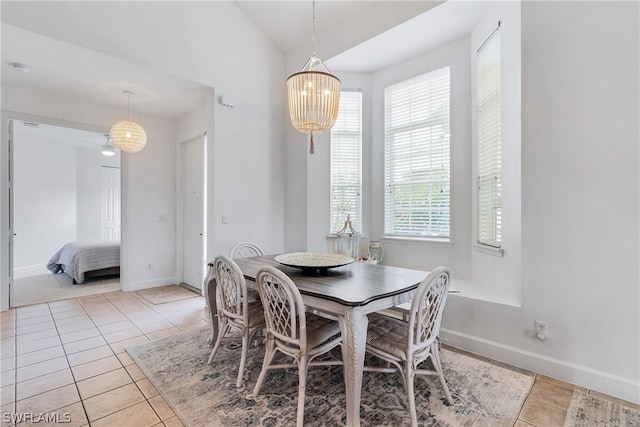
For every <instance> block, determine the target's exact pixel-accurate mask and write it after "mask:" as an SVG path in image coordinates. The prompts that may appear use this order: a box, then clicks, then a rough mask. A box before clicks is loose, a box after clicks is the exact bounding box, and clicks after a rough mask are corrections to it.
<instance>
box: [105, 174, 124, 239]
mask: <svg viewBox="0 0 640 427" xmlns="http://www.w3.org/2000/svg"><path fill="white" fill-rule="evenodd" d="M101 235H102V240H120V168H115V167H108V166H103V167H102V233H101Z"/></svg>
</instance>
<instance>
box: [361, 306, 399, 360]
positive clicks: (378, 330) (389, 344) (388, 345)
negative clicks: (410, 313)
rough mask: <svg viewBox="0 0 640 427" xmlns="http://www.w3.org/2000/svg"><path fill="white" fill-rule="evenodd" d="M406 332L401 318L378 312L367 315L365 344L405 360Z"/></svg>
mask: <svg viewBox="0 0 640 427" xmlns="http://www.w3.org/2000/svg"><path fill="white" fill-rule="evenodd" d="M407 333H408V331H407V324H406V323H405V322H403V321H401V320H398V319H394V318H392V317H389V316H385V315H382V314H378V313H372V314H370V315H369V328H368V329H367V345H368V346H370V347H373V348H376V349H378V350H382V351H384V352H385V353H388V354H391V355H393V356H395V357H396V358H398V359H400V360H407V356H406V354H405V351H406V348H407Z"/></svg>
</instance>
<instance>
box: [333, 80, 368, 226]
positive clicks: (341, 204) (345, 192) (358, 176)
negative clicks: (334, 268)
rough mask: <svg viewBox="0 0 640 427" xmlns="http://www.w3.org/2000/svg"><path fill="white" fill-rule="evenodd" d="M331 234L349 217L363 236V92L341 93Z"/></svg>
mask: <svg viewBox="0 0 640 427" xmlns="http://www.w3.org/2000/svg"><path fill="white" fill-rule="evenodd" d="M330 215H331V233H335V232H337V231H340V229H342V227H343V226H344V222H345V221H346V219H347V215H351V224H352V225H353V228H354V229H355V230H356V231H358V232H360V233H362V92H360V91H341V92H340V108H339V109H338V117H337V119H336V122H335V124H334V125H333V127H332V128H331V201H330Z"/></svg>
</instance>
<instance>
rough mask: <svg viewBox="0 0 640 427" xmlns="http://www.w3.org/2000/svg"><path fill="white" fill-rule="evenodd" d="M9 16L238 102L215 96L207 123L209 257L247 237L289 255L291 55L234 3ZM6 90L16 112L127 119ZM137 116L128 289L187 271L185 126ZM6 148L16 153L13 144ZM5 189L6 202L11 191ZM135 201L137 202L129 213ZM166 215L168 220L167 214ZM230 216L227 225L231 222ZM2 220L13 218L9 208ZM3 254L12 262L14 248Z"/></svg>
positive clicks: (129, 160)
mask: <svg viewBox="0 0 640 427" xmlns="http://www.w3.org/2000/svg"><path fill="white" fill-rule="evenodd" d="M177 17H179V19H180V20H181V21H184V22H190V23H191V26H190V28H192V29H193V31H181V30H180V27H178V26H175V25H173V24H174V23H175V20H176V19H177ZM3 21H6V22H8V23H10V24H12V25H15V26H18V27H22V28H25V29H28V30H31V31H37V32H38V33H40V34H44V35H47V36H49V37H54V38H57V39H59V40H63V41H67V42H69V43H73V44H78V45H82V46H84V47H86V48H89V49H93V50H96V51H98V52H102V53H105V54H109V55H113V56H116V57H118V58H122V59H126V60H130V61H134V62H136V63H139V64H143V65H146V66H148V67H150V68H152V69H156V70H159V71H161V72H165V73H171V74H173V75H176V76H179V77H182V78H185V79H189V80H192V81H196V82H199V83H202V84H204V85H206V86H209V87H215V91H216V94H217V95H223V96H229V97H231V98H233V99H234V100H235V102H236V107H235V108H233V109H227V108H226V107H222V106H220V105H219V104H215V105H214V104H213V102H211V101H212V100H211V99H209V100H208V106H207V108H213V109H214V111H215V120H216V121H215V124H211V123H208V124H207V126H208V131H209V138H210V141H209V147H210V148H213V149H211V150H209V153H208V162H209V171H210V174H211V175H210V178H209V200H210V202H209V218H208V226H209V233H210V236H213V237H211V238H210V239H209V241H208V244H207V246H208V253H209V257H212V256H215V255H216V254H218V253H224V254H228V253H229V251H230V249H231V247H232V246H233V245H234V244H235V243H237V242H238V241H239V240H253V241H255V242H257V243H259V244H261V245H262V246H264V247H265V250H267V251H268V252H272V253H273V252H280V251H282V248H283V235H284V231H283V228H284V226H283V224H284V208H283V207H284V169H285V168H284V154H283V140H284V138H283V124H284V123H285V117H284V116H283V111H284V95H285V85H284V79H285V78H286V76H285V72H284V57H283V55H282V53H281V52H280V51H278V49H277V48H276V47H275V46H274V45H273V43H271V42H270V41H269V40H268V39H267V38H266V37H265V36H264V34H262V33H261V32H260V31H259V30H258V29H257V28H256V26H255V25H254V24H253V23H252V22H251V20H249V18H247V16H246V15H244V14H243V13H242V12H241V11H240V9H239V8H238V7H237V6H236V5H235V4H234V3H233V2H75V3H73V2H71V3H64V4H60V3H58V4H55V3H38V6H37V7H32V5H30V4H18V3H16V4H14V5H10V7H9V6H7V5H3ZM112 22H118V28H119V29H120V30H119V31H116V32H114V31H113V25H112V24H111V23H112ZM140 22H144V23H145V25H144V26H140V25H138V24H139V23H140ZM133 40H135V42H132V41H133ZM150 46H151V47H153V46H162V49H154V48H149V47H150ZM2 89H3V93H2V97H3V99H2V107H3V109H7V110H14V111H19V112H26V113H28V114H40V115H43V116H47V117H52V118H55V119H60V120H65V121H71V122H77V123H84V124H89V125H93V126H97V127H98V128H100V131H103V132H104V131H107V130H108V127H109V126H110V125H111V123H113V122H114V121H115V120H118V119H120V118H121V117H122V112H121V111H119V112H115V111H113V110H106V109H103V108H99V107H97V110H96V109H95V108H85V106H84V105H81V104H80V103H77V102H74V101H69V102H68V103H66V104H65V103H64V102H63V103H61V104H60V105H59V106H58V107H56V105H55V103H54V102H53V99H54V97H53V96H51V97H49V96H47V95H45V94H30V95H29V96H27V97H26V98H25V99H24V100H23V99H21V96H20V95H19V94H16V95H15V96H11V100H10V101H11V102H8V103H5V94H6V93H7V92H8V90H7V89H5V88H4V87H3V88H2ZM39 98H46V101H45V105H42V106H40V105H39V102H38V100H39ZM211 116H213V114H211V115H208V116H207V117H211ZM134 119H136V117H134ZM138 120H139V121H140V123H141V124H142V125H143V127H144V128H145V130H146V131H147V135H148V137H149V142H148V143H147V146H146V147H145V149H144V150H142V151H141V152H140V153H137V154H136V155H125V156H123V169H122V173H123V175H122V176H123V198H124V199H123V200H125V201H124V202H123V218H122V220H123V230H122V231H123V240H124V236H125V235H126V234H127V230H131V232H132V233H134V234H135V237H132V239H133V241H132V242H131V244H130V245H128V248H125V245H124V243H123V253H122V257H123V259H124V260H125V262H129V263H134V265H133V266H131V267H130V268H129V269H128V271H127V270H125V271H123V277H122V279H123V288H124V289H125V290H127V289H135V288H140V287H146V286H155V285H160V284H164V283H166V282H167V280H170V279H171V280H175V274H176V273H175V271H176V252H175V241H176V239H175V229H176V218H175V214H176V212H175V211H176V187H175V182H176V176H175V174H176V163H175V153H176V151H175V144H176V143H177V142H178V141H177V138H176V126H175V124H174V123H167V122H166V121H163V120H161V119H158V118H156V117H146V116H142V115H141V116H140V117H139V118H138ZM154 141H157V144H153V142H154ZM3 150H4V147H3ZM0 154H1V155H2V156H3V158H4V157H6V151H2V152H0ZM4 164H5V163H4V162H3V164H2V166H1V167H5V166H4ZM0 172H2V171H0ZM0 191H1V192H2V194H3V200H4V199H6V197H7V196H6V191H5V190H4V188H3V189H1V190H0ZM127 201H130V203H129V205H130V206H135V207H134V208H131V209H132V210H131V212H129V213H125V209H127V208H126V204H127ZM158 213H160V214H163V215H164V218H165V220H163V221H156V220H155V218H156V214H158ZM222 213H225V214H226V215H227V216H228V218H229V223H228V224H221V215H222ZM2 220H3V224H6V223H7V219H6V215H5V213H4V212H3V218H2ZM3 228H4V227H3ZM6 238H7V237H6V236H4V237H3V239H6ZM3 241H4V240H3ZM0 252H2V254H3V257H2V260H3V266H4V265H6V259H7V255H6V251H5V249H4V246H3V247H2V248H0ZM149 262H153V264H154V266H156V268H155V269H154V270H153V271H151V272H149V271H146V269H145V268H146V264H147V263H149ZM129 274H130V275H131V276H129ZM165 279H166V280H165ZM5 280H6V279H5ZM125 283H127V284H125ZM6 295H8V294H6V292H4V293H3V294H2V296H3V305H2V308H3V309H6V307H7V300H6Z"/></svg>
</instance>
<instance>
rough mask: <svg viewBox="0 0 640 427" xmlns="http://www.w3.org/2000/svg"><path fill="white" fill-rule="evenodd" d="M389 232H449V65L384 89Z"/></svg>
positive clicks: (426, 234)
mask: <svg viewBox="0 0 640 427" xmlns="http://www.w3.org/2000/svg"><path fill="white" fill-rule="evenodd" d="M384 98H385V101H384V102H385V123H384V125H385V209H384V217H385V221H384V224H385V226H384V229H385V235H387V236H413V237H436V238H444V237H449V235H450V164H449V163H450V162H449V152H450V139H451V137H450V126H449V122H450V114H449V112H450V103H451V101H450V83H449V67H443V68H440V69H438V70H434V71H431V72H429V73H426V74H423V75H420V76H417V77H414V78H412V79H409V80H405V81H402V82H399V83H396V84H394V85H391V86H388V87H387V88H385V93H384Z"/></svg>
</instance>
